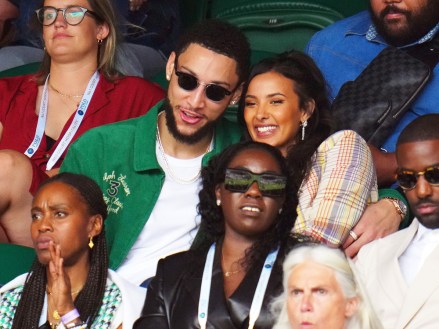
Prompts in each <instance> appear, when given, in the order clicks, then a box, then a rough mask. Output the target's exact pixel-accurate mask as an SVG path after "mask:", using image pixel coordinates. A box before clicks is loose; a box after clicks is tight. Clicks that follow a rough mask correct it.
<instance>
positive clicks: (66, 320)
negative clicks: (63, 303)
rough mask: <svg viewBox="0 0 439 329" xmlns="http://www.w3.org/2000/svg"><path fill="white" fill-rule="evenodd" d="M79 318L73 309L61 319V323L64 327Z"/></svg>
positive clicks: (76, 311)
mask: <svg viewBox="0 0 439 329" xmlns="http://www.w3.org/2000/svg"><path fill="white" fill-rule="evenodd" d="M77 318H79V312H78V310H77V309H76V308H74V309H73V310H71V311H70V312H68V313H66V314H64V315H63V316H62V317H61V322H62V323H63V324H64V325H66V324H67V323H69V322H72V321H73V320H75V319H77Z"/></svg>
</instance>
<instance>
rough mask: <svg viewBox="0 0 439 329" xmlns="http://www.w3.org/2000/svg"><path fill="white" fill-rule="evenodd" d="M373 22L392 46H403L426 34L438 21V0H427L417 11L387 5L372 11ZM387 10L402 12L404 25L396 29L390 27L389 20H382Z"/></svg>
mask: <svg viewBox="0 0 439 329" xmlns="http://www.w3.org/2000/svg"><path fill="white" fill-rule="evenodd" d="M369 10H370V12H371V15H372V20H373V23H374V24H375V26H376V29H377V31H378V33H379V34H380V35H381V36H382V37H383V38H384V39H385V40H386V41H387V43H389V44H390V45H392V46H397V47H400V46H405V45H408V44H410V43H413V42H415V41H417V40H419V39H420V38H422V37H423V36H424V35H426V34H427V33H428V32H429V31H430V30H431V29H432V28H433V27H435V26H436V24H438V23H439V1H438V0H428V1H427V4H426V5H425V6H424V7H423V8H421V9H419V11H418V12H408V11H404V10H400V9H399V8H396V7H394V6H392V5H389V6H387V7H386V8H385V9H384V10H382V11H381V12H380V13H374V12H372V9H371V8H370V7H369ZM389 12H395V13H402V14H404V15H405V17H406V25H405V26H403V27H400V28H398V29H394V28H392V26H391V24H390V23H389V22H385V21H384V16H385V15H386V14H388V13H389Z"/></svg>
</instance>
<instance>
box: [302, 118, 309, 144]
mask: <svg viewBox="0 0 439 329" xmlns="http://www.w3.org/2000/svg"><path fill="white" fill-rule="evenodd" d="M301 126H302V140H303V141H304V140H305V128H306V127H307V126H308V120H305V121H303V122H302V124H301Z"/></svg>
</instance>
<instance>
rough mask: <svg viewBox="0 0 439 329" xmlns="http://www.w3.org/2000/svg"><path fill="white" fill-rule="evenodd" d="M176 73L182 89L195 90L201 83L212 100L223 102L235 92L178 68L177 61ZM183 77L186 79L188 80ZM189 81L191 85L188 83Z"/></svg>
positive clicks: (175, 64) (175, 65)
mask: <svg viewBox="0 0 439 329" xmlns="http://www.w3.org/2000/svg"><path fill="white" fill-rule="evenodd" d="M174 73H175V75H176V76H177V83H178V86H179V87H180V88H181V89H183V90H186V91H193V90H195V89H197V88H198V87H199V86H200V85H201V86H203V87H204V92H205V94H206V97H207V98H208V99H209V100H211V101H212V102H215V103H218V102H221V101H222V100H223V99H224V98H226V97H227V96H230V95H231V94H232V93H233V91H230V90H228V89H226V88H224V87H223V86H220V85H217V84H215V83H207V84H206V83H203V82H200V80H198V79H197V77H195V76H193V75H192V74H190V73H187V72H182V71H180V70H178V69H177V61H175V63H174ZM183 79H186V82H185V80H183ZM188 82H189V84H190V85H187V83H188ZM218 93H219V94H218ZM215 95H218V97H215Z"/></svg>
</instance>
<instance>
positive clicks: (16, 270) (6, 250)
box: [0, 243, 35, 285]
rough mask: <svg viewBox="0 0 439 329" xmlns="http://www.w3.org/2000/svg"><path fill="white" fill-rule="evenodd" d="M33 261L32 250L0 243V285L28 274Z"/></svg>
mask: <svg viewBox="0 0 439 329" xmlns="http://www.w3.org/2000/svg"><path fill="white" fill-rule="evenodd" d="M34 259H35V250H34V249H33V248H28V247H23V246H18V245H15V244H5V243H0V285H4V284H5V283H7V282H9V281H11V280H12V279H13V278H15V277H17V276H18V275H20V274H23V273H26V272H28V271H29V270H30V268H31V266H32V262H33V261H34Z"/></svg>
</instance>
